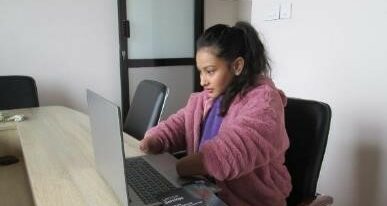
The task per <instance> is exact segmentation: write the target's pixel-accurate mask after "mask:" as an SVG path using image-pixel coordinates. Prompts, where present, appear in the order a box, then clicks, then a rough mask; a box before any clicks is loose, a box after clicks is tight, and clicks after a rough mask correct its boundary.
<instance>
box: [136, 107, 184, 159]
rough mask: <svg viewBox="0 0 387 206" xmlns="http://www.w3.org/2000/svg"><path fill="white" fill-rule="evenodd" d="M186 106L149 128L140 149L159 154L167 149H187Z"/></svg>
mask: <svg viewBox="0 0 387 206" xmlns="http://www.w3.org/2000/svg"><path fill="white" fill-rule="evenodd" d="M184 113H185V108H182V109H180V110H179V111H178V112H177V113H175V114H173V115H171V116H170V117H168V119H166V120H165V121H161V122H160V123H159V124H158V125H157V126H155V127H153V128H151V129H149V130H148V131H147V132H146V133H145V136H144V139H143V140H141V142H140V150H141V151H143V152H145V153H151V154H157V153H161V152H165V151H171V152H173V151H178V150H181V149H185V127H184V123H185V119H184Z"/></svg>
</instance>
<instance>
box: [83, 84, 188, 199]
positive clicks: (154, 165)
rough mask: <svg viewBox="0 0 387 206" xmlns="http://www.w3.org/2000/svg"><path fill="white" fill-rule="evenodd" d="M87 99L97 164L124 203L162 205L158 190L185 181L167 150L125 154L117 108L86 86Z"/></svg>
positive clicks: (119, 115)
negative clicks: (146, 153) (126, 156)
mask: <svg viewBox="0 0 387 206" xmlns="http://www.w3.org/2000/svg"><path fill="white" fill-rule="evenodd" d="M87 103H88V112H89V117H90V126H91V134H92V142H93V148H94V156H95V163H96V168H97V170H98V172H99V174H100V175H101V176H102V177H103V178H104V179H105V181H106V182H107V183H108V184H109V185H110V186H111V188H112V189H113V191H114V192H115V194H116V195H117V197H118V199H119V200H120V201H121V202H122V204H123V205H125V206H129V205H135V206H142V205H161V203H160V202H159V201H157V196H158V195H159V194H161V193H164V192H167V191H169V190H171V189H174V188H179V187H181V185H182V184H184V182H183V180H182V179H180V178H179V176H178V174H177V172H176V161H177V160H176V158H175V157H173V156H172V155H170V154H168V153H163V154H158V155H144V156H140V157H134V158H125V154H124V143H123V133H122V132H123V130H122V122H121V113H120V108H119V107H118V106H117V105H115V104H114V103H112V102H110V101H109V100H107V99H105V98H104V97H102V96H100V95H98V94H97V93H95V92H93V91H91V90H89V89H88V90H87ZM148 170H150V172H149V171H148ZM148 173H149V174H148ZM150 176H153V177H152V178H151V177H150ZM138 181H139V182H138ZM160 186H161V188H156V187H160Z"/></svg>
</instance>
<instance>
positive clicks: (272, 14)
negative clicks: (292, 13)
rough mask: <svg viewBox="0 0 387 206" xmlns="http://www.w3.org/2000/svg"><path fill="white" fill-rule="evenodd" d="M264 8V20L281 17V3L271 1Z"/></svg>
mask: <svg viewBox="0 0 387 206" xmlns="http://www.w3.org/2000/svg"><path fill="white" fill-rule="evenodd" d="M264 8H265V10H264V20H265V21H272V20H278V19H280V4H279V3H274V2H273V3H269V4H267V5H265V7H264Z"/></svg>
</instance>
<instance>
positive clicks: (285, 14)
mask: <svg viewBox="0 0 387 206" xmlns="http://www.w3.org/2000/svg"><path fill="white" fill-rule="evenodd" d="M291 17H292V3H290V2H282V3H281V4H280V19H290V18H291Z"/></svg>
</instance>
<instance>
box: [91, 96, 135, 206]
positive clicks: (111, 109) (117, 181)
mask: <svg viewBox="0 0 387 206" xmlns="http://www.w3.org/2000/svg"><path fill="white" fill-rule="evenodd" d="M87 104H88V112H89V117H90V126H91V135H92V142H93V147H94V156H95V164H96V165H95V166H96V168H97V170H98V172H99V173H100V174H101V175H102V176H103V178H104V179H105V181H106V182H107V183H108V184H109V185H110V186H111V187H112V189H113V191H114V192H115V193H116V195H117V197H118V198H119V200H120V201H121V202H122V204H123V205H128V195H127V188H126V183H125V172H124V148H123V139H122V123H121V113H120V108H119V107H118V106H117V105H115V104H114V103H112V102H110V101H109V100H107V99H105V98H103V97H102V96H100V95H98V94H97V93H95V92H93V91H91V90H89V89H88V90H87Z"/></svg>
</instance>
